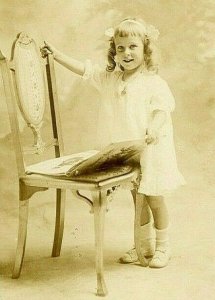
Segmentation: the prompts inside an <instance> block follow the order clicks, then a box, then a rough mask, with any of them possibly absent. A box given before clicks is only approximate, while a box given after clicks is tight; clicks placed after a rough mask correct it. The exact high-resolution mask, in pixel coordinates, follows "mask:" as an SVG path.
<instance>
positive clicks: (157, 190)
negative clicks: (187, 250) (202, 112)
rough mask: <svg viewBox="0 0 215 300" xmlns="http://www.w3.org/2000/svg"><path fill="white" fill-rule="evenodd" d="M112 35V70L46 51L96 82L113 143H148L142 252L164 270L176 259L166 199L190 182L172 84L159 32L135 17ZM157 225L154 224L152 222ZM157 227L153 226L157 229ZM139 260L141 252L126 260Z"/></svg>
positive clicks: (103, 119) (108, 136)
mask: <svg viewBox="0 0 215 300" xmlns="http://www.w3.org/2000/svg"><path fill="white" fill-rule="evenodd" d="M107 33H108V35H109V36H110V48H109V52H108V65H107V68H106V70H104V69H102V68H100V67H99V66H97V65H95V66H94V65H92V64H91V62H90V61H87V62H86V63H85V64H83V63H81V62H79V61H77V60H75V59H73V58H70V57H68V56H65V55H64V54H62V53H61V52H59V51H58V50H57V49H55V48H54V47H53V46H52V45H50V44H48V43H46V46H45V47H44V48H43V50H49V51H51V52H52V53H53V55H54V58H55V60H56V61H57V62H59V63H60V64H62V65H64V66H65V67H66V68H68V69H70V70H71V71H73V72H75V73H76V74H79V75H81V76H82V77H83V78H84V79H86V80H88V81H90V82H91V83H92V84H93V85H94V86H95V87H96V89H97V90H98V91H99V93H100V97H101V100H102V101H101V109H100V117H99V124H98V128H101V126H102V124H105V130H101V133H102V137H103V139H104V138H105V139H106V141H108V142H107V143H109V142H111V141H112V142H116V141H121V140H132V139H143V138H144V137H145V141H146V143H147V147H146V150H144V153H143V154H142V156H141V160H140V164H141V173H142V177H141V180H140V184H139V188H138V193H139V194H142V197H144V201H143V203H144V205H143V208H142V215H141V225H142V226H141V227H142V230H141V232H142V238H143V243H142V247H143V248H144V255H145V256H151V259H149V260H147V262H148V265H149V267H152V268H162V267H165V266H166V265H167V264H168V261H169V259H170V247H169V239H168V227H169V218H168V212H167V208H166V205H165V202H164V198H163V195H164V193H165V192H166V191H170V190H173V189H175V188H176V187H178V186H179V185H181V184H183V183H184V179H183V177H182V175H181V174H180V172H179V171H178V168H177V162H176V157H175V149H174V142H173V129H172V122H171V116H170V113H171V112H172V111H173V110H174V106H175V102H174V98H173V96H172V93H171V91H170V89H169V87H168V85H167V83H166V82H165V81H164V80H163V79H161V77H160V76H158V75H157V65H156V64H155V63H154V61H153V50H152V47H151V45H152V42H153V41H154V40H155V39H156V38H157V36H158V31H157V30H156V29H155V28H154V27H153V26H151V25H147V24H145V23H144V22H143V21H142V20H139V19H135V18H129V19H125V20H123V21H122V22H120V23H119V24H118V25H117V26H116V27H115V28H113V29H109V30H108V31H107ZM151 220H153V222H152V221H151ZM152 223H153V226H152ZM136 260H137V256H136V251H135V248H134V249H132V250H130V251H128V252H127V253H126V254H125V255H124V256H123V257H122V258H121V259H120V261H121V262H123V263H129V262H134V261H136Z"/></svg>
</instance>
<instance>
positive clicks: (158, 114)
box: [146, 110, 166, 144]
mask: <svg viewBox="0 0 215 300" xmlns="http://www.w3.org/2000/svg"><path fill="white" fill-rule="evenodd" d="M165 120H166V112H165V111H163V110H155V111H154V112H153V119H152V122H151V124H150V126H149V128H148V129H147V137H146V143H147V144H157V143H158V139H159V130H160V128H161V127H162V125H163V124H164V122H165Z"/></svg>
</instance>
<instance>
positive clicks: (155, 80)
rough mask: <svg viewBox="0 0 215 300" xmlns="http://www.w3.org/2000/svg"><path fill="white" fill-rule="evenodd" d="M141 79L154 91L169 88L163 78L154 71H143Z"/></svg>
mask: <svg viewBox="0 0 215 300" xmlns="http://www.w3.org/2000/svg"><path fill="white" fill-rule="evenodd" d="M143 80H144V82H145V83H146V85H147V86H148V87H149V88H152V89H153V90H154V91H155V90H157V91H159V90H165V89H169V87H168V84H167V82H166V80H165V79H163V78H162V77H161V76H160V75H158V74H156V73H150V72H147V73H144V75H143Z"/></svg>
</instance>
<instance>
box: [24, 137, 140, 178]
mask: <svg viewBox="0 0 215 300" xmlns="http://www.w3.org/2000/svg"><path fill="white" fill-rule="evenodd" d="M144 146H145V144H144V140H142V139H138V140H130V141H122V142H116V143H111V144H109V145H108V146H106V147H105V148H104V149H102V150H101V151H98V150H89V151H85V152H80V153H75V154H71V155H66V156H62V157H59V158H54V159H50V160H47V161H45V162H44V161H43V162H42V163H37V164H34V165H30V166H28V167H27V168H26V172H27V174H33V173H34V174H44V175H50V176H66V177H68V178H75V177H77V176H80V175H87V174H91V173H94V172H95V173H98V172H105V171H107V170H113V169H117V168H118V169H119V167H124V171H125V173H126V172H128V171H129V170H131V164H130V165H129V161H130V162H131V161H132V159H134V158H135V157H138V155H139V154H140V153H141V152H142V151H143V149H144ZM137 161H138V158H137ZM126 165H127V167H126ZM129 166H130V168H129Z"/></svg>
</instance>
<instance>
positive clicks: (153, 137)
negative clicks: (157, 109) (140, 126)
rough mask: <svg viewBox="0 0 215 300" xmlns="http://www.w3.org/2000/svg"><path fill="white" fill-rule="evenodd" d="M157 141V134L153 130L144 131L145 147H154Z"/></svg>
mask: <svg viewBox="0 0 215 300" xmlns="http://www.w3.org/2000/svg"><path fill="white" fill-rule="evenodd" d="M158 141H159V138H158V132H157V131H156V130H153V129H150V128H149V129H147V131H146V137H145V142H146V144H147V145H150V144H153V145H156V144H157V143H158Z"/></svg>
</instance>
